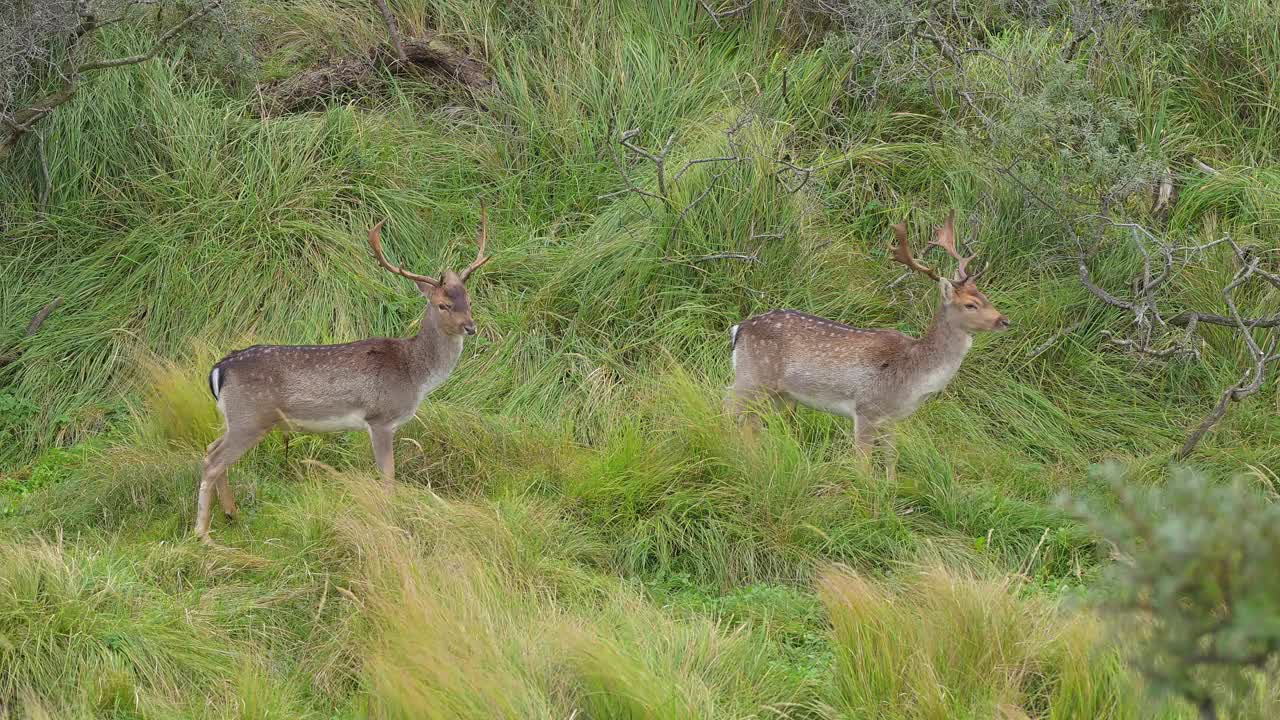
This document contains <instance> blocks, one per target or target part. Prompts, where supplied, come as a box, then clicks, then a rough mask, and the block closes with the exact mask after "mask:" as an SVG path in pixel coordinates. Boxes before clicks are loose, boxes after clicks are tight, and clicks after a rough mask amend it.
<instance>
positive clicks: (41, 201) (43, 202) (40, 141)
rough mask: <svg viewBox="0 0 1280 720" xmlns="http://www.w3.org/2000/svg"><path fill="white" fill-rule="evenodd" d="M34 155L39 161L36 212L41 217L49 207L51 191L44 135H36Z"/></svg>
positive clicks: (51, 185)
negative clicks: (38, 191) (38, 192)
mask: <svg viewBox="0 0 1280 720" xmlns="http://www.w3.org/2000/svg"><path fill="white" fill-rule="evenodd" d="M36 155H38V156H39V159H40V196H39V198H38V199H37V200H36V210H37V211H39V212H40V214H41V215H43V214H44V212H45V209H46V208H48V207H49V193H50V192H51V191H52V190H53V181H52V180H51V179H50V176H49V158H48V157H47V156H46V155H45V149H44V133H40V132H38V133H36Z"/></svg>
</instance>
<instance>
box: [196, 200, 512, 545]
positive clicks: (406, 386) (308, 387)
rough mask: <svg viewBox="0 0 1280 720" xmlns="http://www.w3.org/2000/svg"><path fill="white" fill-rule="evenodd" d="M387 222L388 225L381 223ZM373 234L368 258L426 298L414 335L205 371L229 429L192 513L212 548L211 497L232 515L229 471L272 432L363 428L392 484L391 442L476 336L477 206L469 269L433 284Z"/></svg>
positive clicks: (275, 354) (241, 359)
mask: <svg viewBox="0 0 1280 720" xmlns="http://www.w3.org/2000/svg"><path fill="white" fill-rule="evenodd" d="M383 222H385V221H383ZM383 222H379V223H378V224H377V225H375V226H374V227H373V229H371V230H370V231H369V246H370V247H371V248H372V249H373V255H374V258H375V259H377V261H378V264H379V265H381V266H382V267H383V268H384V269H386V270H387V271H389V272H391V273H394V274H396V275H399V276H400V277H404V278H408V279H409V280H412V281H414V283H416V284H417V286H418V291H419V292H421V293H422V294H423V295H424V296H425V297H426V298H427V299H428V302H427V307H426V310H425V311H424V312H423V315H422V324H421V326H420V327H419V329H418V334H417V335H416V336H414V337H412V338H408V339H401V338H369V339H367V340H358V341H356V342H351V343H346V344H343V345H255V346H253V347H250V348H247V349H245V350H239V351H237V352H233V353H231V354H230V355H228V356H226V357H224V358H223V359H221V360H219V361H218V363H217V364H216V365H214V366H213V369H212V370H211V371H210V372H209V391H210V392H211V393H212V394H213V397H214V400H215V401H216V402H217V405H218V411H219V412H220V413H221V414H222V417H223V419H224V420H225V422H226V428H227V429H226V432H225V433H224V434H223V435H222V437H220V438H218V439H217V440H215V441H213V443H212V444H210V445H209V447H208V450H207V451H206V453H205V458H204V474H203V476H202V477H201V479H200V494H199V499H198V503H197V507H196V535H197V536H198V537H199V538H200V539H201V540H203V541H205V542H209V520H210V517H209V516H210V514H211V512H212V510H211V507H210V506H211V503H212V500H213V493H214V492H215V491H216V492H217V494H218V498H219V500H220V501H221V503H222V511H223V512H224V513H225V514H226V515H227V517H229V518H234V517H235V514H236V502H235V499H234V496H233V495H232V494H231V488H230V486H229V484H228V483H227V470H228V468H230V467H231V465H233V464H234V463H235V462H236V461H237V460H239V459H240V458H241V457H242V456H243V455H244V454H245V453H246V452H248V451H249V450H250V449H252V448H253V447H254V446H255V445H257V444H258V443H259V442H261V441H262V439H263V438H264V437H265V436H266V435H267V433H269V432H271V430H272V429H273V428H277V427H279V428H281V429H282V430H284V431H285V432H289V431H301V432H317V433H324V432H341V431H348V430H365V431H367V432H368V433H369V438H370V440H371V441H372V444H373V454H374V459H375V460H376V462H377V465H378V468H379V470H380V471H381V474H382V479H383V483H384V485H385V486H386V488H387V489H388V490H390V489H391V487H392V483H393V481H394V479H395V459H394V453H393V449H392V443H393V440H394V437H395V433H396V430H397V429H398V428H399V427H400V426H401V425H403V424H404V423H406V422H408V421H409V420H410V419H411V418H412V417H413V416H414V414H415V413H416V412H417V409H418V405H419V404H421V403H422V400H423V398H425V397H426V396H427V394H428V393H430V392H431V391H432V390H434V389H435V388H436V387H438V386H439V385H440V384H441V383H443V382H444V381H445V380H446V379H448V377H449V374H450V373H452V372H453V368H454V366H456V365H457V364H458V357H459V356H460V355H461V354H462V338H463V336H465V335H475V334H476V324H475V321H473V320H472V318H471V299H470V297H469V295H468V294H467V288H466V282H467V278H469V277H470V276H471V274H472V273H473V272H475V271H476V270H477V269H478V268H479V267H480V266H482V265H484V264H485V263H486V262H488V261H489V256H487V255H485V251H484V247H485V239H486V235H487V228H486V219H485V210H484V208H483V207H481V209H480V233H479V250H478V252H477V253H476V259H475V261H474V262H472V263H471V264H470V265H469V266H467V268H466V269H465V270H463V271H462V272H459V273H455V272H453V271H452V270H449V271H446V272H444V273H443V274H442V275H441V277H440V278H439V279H436V278H432V277H428V276H426V275H418V274H415V273H412V272H409V271H407V270H405V269H404V268H401V267H398V266H396V265H393V264H391V262H389V261H388V260H387V258H386V255H385V254H384V253H383V251H382V225H383Z"/></svg>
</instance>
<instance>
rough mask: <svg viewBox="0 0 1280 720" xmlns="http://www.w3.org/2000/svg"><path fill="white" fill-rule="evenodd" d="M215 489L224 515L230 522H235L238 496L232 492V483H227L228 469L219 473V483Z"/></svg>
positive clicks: (223, 469) (224, 468)
mask: <svg viewBox="0 0 1280 720" xmlns="http://www.w3.org/2000/svg"><path fill="white" fill-rule="evenodd" d="M213 488H214V490H215V491H216V492H217V493H218V502H220V503H222V514H223V515H226V516H227V519H228V520H235V519H236V496H235V494H234V493H232V492H231V483H229V482H228V481H227V468H226V467H223V468H222V472H220V473H218V481H217V483H216V484H215V485H214V486H213Z"/></svg>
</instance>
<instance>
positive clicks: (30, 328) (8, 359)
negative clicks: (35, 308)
mask: <svg viewBox="0 0 1280 720" xmlns="http://www.w3.org/2000/svg"><path fill="white" fill-rule="evenodd" d="M61 304H62V298H60V297H56V298H54V299H52V300H50V301H49V302H48V304H46V305H45V306H44V307H43V308H41V309H40V312H38V313H36V314H35V317H33V318H31V322H29V323H27V329H26V332H24V333H23V334H22V339H23V340H25V339H27V338H29V337H31V336H32V335H35V334H36V333H37V332H39V331H40V327H41V326H42V325H44V321H45V320H48V319H49V315H51V314H52V313H53V311H54V310H57V309H58V306H59V305H61ZM22 353H23V350H22V349H17V350H14V351H13V352H11V353H7V354H4V355H0V368H2V367H4V366H6V365H8V364H10V363H13V362H17V360H18V358H20V357H22Z"/></svg>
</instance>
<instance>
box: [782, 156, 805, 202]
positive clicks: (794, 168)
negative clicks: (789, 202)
mask: <svg viewBox="0 0 1280 720" xmlns="http://www.w3.org/2000/svg"><path fill="white" fill-rule="evenodd" d="M774 162H776V163H778V164H779V165H781V166H783V167H784V168H786V169H787V170H790V171H791V172H793V173H795V174H797V175H799V176H800V182H798V183H796V185H795V187H790V186H786V183H785V182H784V183H783V185H784V186H786V187H787V193H788V194H790V195H794V194H795V193H798V192H800V191H801V190H803V189H804V186H805V185H808V184H809V178H811V177H813V173H814V169H813V168H811V167H800V166H798V165H796V164H795V163H793V162H791V160H790V158H788V157H781V158H778V159H777V160H775V161H774Z"/></svg>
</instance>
